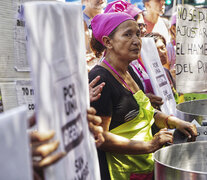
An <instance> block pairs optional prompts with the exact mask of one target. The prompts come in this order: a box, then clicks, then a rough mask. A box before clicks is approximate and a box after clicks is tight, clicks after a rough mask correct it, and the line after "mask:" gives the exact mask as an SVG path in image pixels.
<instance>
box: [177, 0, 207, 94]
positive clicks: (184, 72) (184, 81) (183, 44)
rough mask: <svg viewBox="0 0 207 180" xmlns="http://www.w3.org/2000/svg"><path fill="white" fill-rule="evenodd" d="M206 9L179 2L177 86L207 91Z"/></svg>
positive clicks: (190, 89)
mask: <svg viewBox="0 0 207 180" xmlns="http://www.w3.org/2000/svg"><path fill="white" fill-rule="evenodd" d="M206 19H207V9H202V8H196V7H194V6H190V5H186V4H185V5H178V8H177V23H176V88H177V91H178V92H182V93H191V92H202V91H207V21H206Z"/></svg>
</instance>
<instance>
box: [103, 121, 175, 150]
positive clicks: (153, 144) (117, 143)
mask: <svg viewBox="0 0 207 180" xmlns="http://www.w3.org/2000/svg"><path fill="white" fill-rule="evenodd" d="M110 122H111V117H102V124H101V126H102V127H103V129H104V133H103V134H104V139H105V142H104V143H103V144H102V145H101V146H100V149H102V150H104V151H106V152H114V153H120V154H148V153H151V152H154V151H156V150H157V149H159V148H161V147H162V146H163V145H164V144H165V143H167V142H170V143H172V133H171V132H168V131H167V129H162V130H160V131H159V132H158V133H157V134H156V135H155V136H154V138H153V139H152V140H151V141H148V142H144V141H137V140H130V139H127V138H124V137H121V136H118V135H115V134H113V133H111V132H108V129H109V124H110Z"/></svg>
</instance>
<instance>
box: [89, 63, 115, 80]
mask: <svg viewBox="0 0 207 180" xmlns="http://www.w3.org/2000/svg"><path fill="white" fill-rule="evenodd" d="M96 76H100V77H101V78H100V80H102V81H103V80H109V81H110V79H111V76H112V74H111V73H110V72H109V71H108V70H107V69H105V68H104V67H102V66H100V65H96V66H95V67H94V68H93V69H91V70H90V72H89V81H92V80H93V79H94V78H95V77H96Z"/></svg>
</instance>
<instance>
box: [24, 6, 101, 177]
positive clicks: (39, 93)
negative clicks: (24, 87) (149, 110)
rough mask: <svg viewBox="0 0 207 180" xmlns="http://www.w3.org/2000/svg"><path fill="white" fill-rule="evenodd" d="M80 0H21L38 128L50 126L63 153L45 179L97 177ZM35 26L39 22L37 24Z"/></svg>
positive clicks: (96, 159)
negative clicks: (24, 0)
mask: <svg viewBox="0 0 207 180" xmlns="http://www.w3.org/2000/svg"><path fill="white" fill-rule="evenodd" d="M81 7H82V6H81V4H80V3H63V2H47V3H44V2H30V3H29V2H28V3H25V6H24V10H25V22H26V28H27V32H28V46H27V47H28V49H27V50H28V51H27V52H28V57H29V61H30V62H31V71H32V75H33V82H34V88H35V102H36V106H35V108H36V112H37V119H38V128H39V130H40V131H44V130H45V129H54V130H55V132H56V138H57V140H58V141H60V146H59V149H58V151H64V152H66V153H67V155H66V157H64V158H63V159H62V160H60V161H59V162H58V163H56V164H54V165H52V166H50V167H48V168H47V169H46V170H45V178H46V179H48V180H53V179H54V180H55V179H60V180H79V179H84V180H100V172H99V165H98V157H97V152H96V147H95V143H94V139H92V138H93V137H92V135H91V134H90V131H89V128H88V122H87V119H86V115H87V114H86V109H87V107H88V106H89V93H88V89H89V88H88V75H87V68H86V61H85V57H86V55H85V42H84V39H85V38H84V26H83V18H82V8H81ZM37 27H38V28H37Z"/></svg>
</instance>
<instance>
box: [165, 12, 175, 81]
mask: <svg viewBox="0 0 207 180" xmlns="http://www.w3.org/2000/svg"><path fill="white" fill-rule="evenodd" d="M170 37H171V38H170V42H169V43H168V44H167V55H168V62H169V65H170V72H171V74H172V76H173V78H174V79H175V63H176V52H175V49H176V13H175V14H173V16H172V18H171V27H170Z"/></svg>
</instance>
